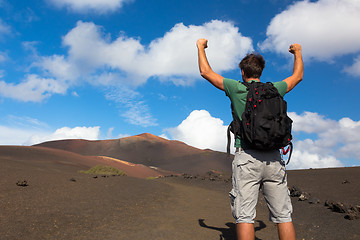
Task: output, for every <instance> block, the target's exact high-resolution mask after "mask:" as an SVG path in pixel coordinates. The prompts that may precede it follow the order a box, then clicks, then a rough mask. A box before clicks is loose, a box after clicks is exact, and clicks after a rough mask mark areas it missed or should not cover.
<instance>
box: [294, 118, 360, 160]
mask: <svg viewBox="0 0 360 240" xmlns="http://www.w3.org/2000/svg"><path fill="white" fill-rule="evenodd" d="M289 116H290V118H292V119H293V121H294V123H293V132H294V133H293V135H294V136H297V135H299V136H300V135H301V132H305V133H308V134H313V135H315V138H312V139H310V138H306V139H304V140H297V141H295V142H294V146H295V150H298V151H299V152H301V154H310V155H314V156H313V157H312V158H311V159H312V162H313V163H314V165H316V164H315V163H316V162H318V163H322V164H325V161H328V164H325V166H326V167H330V166H335V165H334V164H336V163H337V164H340V162H339V159H354V160H360V153H359V152H358V151H356V150H355V151H354V149H358V148H359V146H360V121H353V120H351V119H350V118H342V119H340V120H339V121H335V120H332V119H326V118H325V117H324V116H321V115H319V114H317V113H310V112H305V113H303V114H301V115H298V114H296V113H289ZM349 150H350V151H349ZM301 154H300V153H299V154H298V155H299V157H300V156H301ZM315 155H316V156H317V157H316V158H315ZM294 159H295V162H297V161H299V162H300V161H304V158H303V157H302V159H296V157H294ZM335 160H336V161H338V162H336V161H335ZM291 161H292V160H291ZM305 162H306V160H305ZM312 167H316V166H312Z"/></svg>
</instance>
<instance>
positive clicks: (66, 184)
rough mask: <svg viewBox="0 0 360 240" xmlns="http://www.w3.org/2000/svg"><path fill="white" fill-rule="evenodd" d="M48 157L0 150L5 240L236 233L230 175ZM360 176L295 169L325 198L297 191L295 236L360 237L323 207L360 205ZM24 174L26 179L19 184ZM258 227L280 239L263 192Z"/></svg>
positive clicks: (352, 223) (0, 229)
mask: <svg viewBox="0 0 360 240" xmlns="http://www.w3.org/2000/svg"><path fill="white" fill-rule="evenodd" d="M0 150H1V149H0ZM17 152H19V150H18V151H17ZM14 155H16V154H14ZM36 156H38V157H36ZM46 156H47V157H44V156H43V155H32V156H31V154H30V153H29V152H26V154H25V155H24V154H23V155H21V156H17V157H11V154H10V155H9V154H8V155H6V154H0V209H1V211H0V233H1V234H0V239H1V240H3V239H4V240H5V239H6V240H8V239H10V240H11V239H25V240H26V239H122V240H127V239H129V240H130V239H131V240H136V239H159V240H161V239H171V240H177V239H179V240H180V239H181V240H183V239H194V240H202V239H204V240H205V239H207V240H208V239H214V240H218V239H223V240H235V239H236V238H235V224H234V221H233V218H232V216H231V211H230V206H229V204H230V203H229V198H228V192H229V190H230V188H231V183H230V182H229V181H225V180H228V176H226V177H223V176H217V177H216V175H214V176H215V177H214V176H210V178H211V179H212V180H210V179H209V176H206V178H205V180H202V178H201V177H197V178H194V177H191V176H190V175H186V176H185V177H184V176H180V177H165V178H160V179H155V180H146V179H140V178H133V177H119V176H111V177H102V176H98V177H97V178H94V176H92V175H86V174H80V173H78V170H86V169H88V168H85V169H84V165H81V164H79V162H81V161H83V159H82V158H79V156H76V157H75V155H72V157H71V156H70V155H68V156H67V157H64V160H63V161H58V160H57V161H54V160H52V158H53V156H52V155H51V154H48V155H46ZM74 157H75V158H79V159H77V160H76V161H75V160H74V161H75V162H74V163H69V160H70V158H71V159H73V158H74ZM359 178H360V168H359V167H354V168H338V169H310V170H299V171H289V172H288V180H289V187H292V186H296V187H297V188H298V189H301V190H302V191H303V192H307V193H309V194H310V196H311V197H313V198H316V199H318V201H319V203H313V204H310V203H309V200H306V201H299V200H298V197H293V198H292V201H293V206H294V215H293V218H294V225H295V229H296V234H297V239H320V240H322V239H330V240H331V239H360V219H357V220H347V219H345V216H346V214H345V213H338V212H333V211H332V210H331V209H329V208H328V207H325V206H324V202H325V201H326V200H332V201H334V202H341V203H344V204H345V205H350V204H351V205H360V194H359V192H360V188H359V186H360V181H359V180H360V179H359ZM24 180H26V183H27V186H18V185H17V184H16V183H17V182H18V181H20V183H21V182H22V183H25V182H23V181H24ZM255 227H256V228H255V229H256V237H257V239H277V232H276V227H275V225H274V224H273V223H271V222H269V221H268V211H267V209H266V206H265V202H264V200H263V199H262V198H260V201H259V204H258V209H257V218H256V224H255Z"/></svg>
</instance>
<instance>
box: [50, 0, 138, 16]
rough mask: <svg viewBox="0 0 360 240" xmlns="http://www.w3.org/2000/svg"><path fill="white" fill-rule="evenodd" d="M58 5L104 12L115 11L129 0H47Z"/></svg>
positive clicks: (86, 10) (76, 9)
mask: <svg viewBox="0 0 360 240" xmlns="http://www.w3.org/2000/svg"><path fill="white" fill-rule="evenodd" d="M47 1H48V2H49V3H52V4H54V5H55V6H57V7H60V8H62V7H66V8H68V9H70V10H71V11H74V12H79V13H87V12H95V13H99V14H104V13H108V12H114V11H116V10H118V9H119V8H121V7H122V5H123V3H126V2H130V1H131V0H130V1H129V0H47Z"/></svg>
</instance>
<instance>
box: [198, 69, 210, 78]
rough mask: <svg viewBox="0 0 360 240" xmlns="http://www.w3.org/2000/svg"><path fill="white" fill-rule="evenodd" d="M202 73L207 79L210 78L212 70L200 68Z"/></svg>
mask: <svg viewBox="0 0 360 240" xmlns="http://www.w3.org/2000/svg"><path fill="white" fill-rule="evenodd" d="M200 75H201V76H202V77H203V78H205V79H208V78H209V76H210V71H208V70H200Z"/></svg>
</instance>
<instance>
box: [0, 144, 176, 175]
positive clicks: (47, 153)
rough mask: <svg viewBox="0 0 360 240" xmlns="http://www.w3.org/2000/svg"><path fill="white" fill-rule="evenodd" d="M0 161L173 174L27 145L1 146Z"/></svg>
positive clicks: (69, 168)
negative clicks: (99, 166)
mask: <svg viewBox="0 0 360 240" xmlns="http://www.w3.org/2000/svg"><path fill="white" fill-rule="evenodd" d="M0 161H1V162H2V163H3V164H5V161H6V162H13V163H18V164H22V165H24V164H25V165H26V166H31V167H34V166H36V167H37V168H38V169H39V168H42V169H46V170H55V171H59V169H63V171H71V172H77V171H78V170H88V169H89V168H91V167H94V166H96V165H107V166H113V167H116V168H118V169H121V170H123V171H124V172H126V174H127V176H132V177H138V178H147V177H158V176H164V175H170V174H173V173H172V172H169V171H164V170H161V169H153V168H150V167H147V166H144V165H142V164H132V163H128V162H126V161H121V160H119V159H112V158H109V157H102V156H84V155H80V154H77V153H73V152H69V151H64V150H60V149H51V148H44V147H35V146H32V147H25V146H0ZM44 171H45V170H44Z"/></svg>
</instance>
